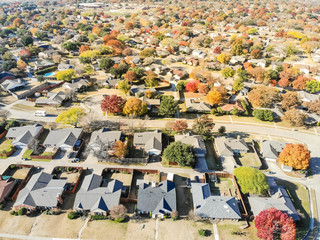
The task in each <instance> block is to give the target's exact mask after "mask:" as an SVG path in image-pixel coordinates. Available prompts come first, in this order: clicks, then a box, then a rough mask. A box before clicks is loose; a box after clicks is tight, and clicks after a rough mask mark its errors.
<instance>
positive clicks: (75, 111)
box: [56, 107, 85, 127]
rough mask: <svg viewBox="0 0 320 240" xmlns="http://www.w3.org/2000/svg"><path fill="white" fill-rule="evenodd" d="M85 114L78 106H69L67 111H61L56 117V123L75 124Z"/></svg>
mask: <svg viewBox="0 0 320 240" xmlns="http://www.w3.org/2000/svg"><path fill="white" fill-rule="evenodd" d="M84 115H85V111H84V110H83V109H82V108H80V107H74V108H70V109H69V110H67V111H63V112H61V113H60V114H59V116H58V117H57V119H56V122H57V123H62V124H69V125H73V126H75V127H76V126H77V125H78V123H79V121H80V118H81V117H82V116H84Z"/></svg>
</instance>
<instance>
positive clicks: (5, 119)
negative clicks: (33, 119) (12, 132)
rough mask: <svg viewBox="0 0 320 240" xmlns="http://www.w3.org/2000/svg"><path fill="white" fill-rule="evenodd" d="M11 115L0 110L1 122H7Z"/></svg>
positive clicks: (6, 111)
mask: <svg viewBox="0 0 320 240" xmlns="http://www.w3.org/2000/svg"><path fill="white" fill-rule="evenodd" d="M10 115H11V113H10V112H9V111H8V110H1V111H0V118H1V119H2V121H4V122H6V121H7V120H8V117H9V116H10Z"/></svg>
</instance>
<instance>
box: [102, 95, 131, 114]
mask: <svg viewBox="0 0 320 240" xmlns="http://www.w3.org/2000/svg"><path fill="white" fill-rule="evenodd" d="M124 103H125V100H124V99H123V98H122V97H120V96H117V95H115V94H114V95H111V96H110V95H106V96H105V97H104V99H103V100H102V102H101V104H100V105H101V110H102V111H103V112H107V113H112V114H115V113H121V112H122V110H123V105H124Z"/></svg>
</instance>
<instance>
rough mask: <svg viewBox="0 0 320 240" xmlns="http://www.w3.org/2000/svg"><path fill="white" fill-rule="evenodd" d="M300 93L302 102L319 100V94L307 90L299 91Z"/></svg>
mask: <svg viewBox="0 0 320 240" xmlns="http://www.w3.org/2000/svg"><path fill="white" fill-rule="evenodd" d="M298 95H299V97H300V99H301V101H302V102H312V101H316V100H319V95H318V94H312V93H308V92H305V91H298Z"/></svg>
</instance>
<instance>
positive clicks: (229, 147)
mask: <svg viewBox="0 0 320 240" xmlns="http://www.w3.org/2000/svg"><path fill="white" fill-rule="evenodd" d="M215 144H216V147H217V150H218V153H219V155H220V156H222V157H231V156H233V155H234V154H239V153H246V152H248V150H249V148H248V146H247V144H246V142H245V141H244V140H243V139H240V138H237V139H235V138H230V137H218V138H216V139H215Z"/></svg>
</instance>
